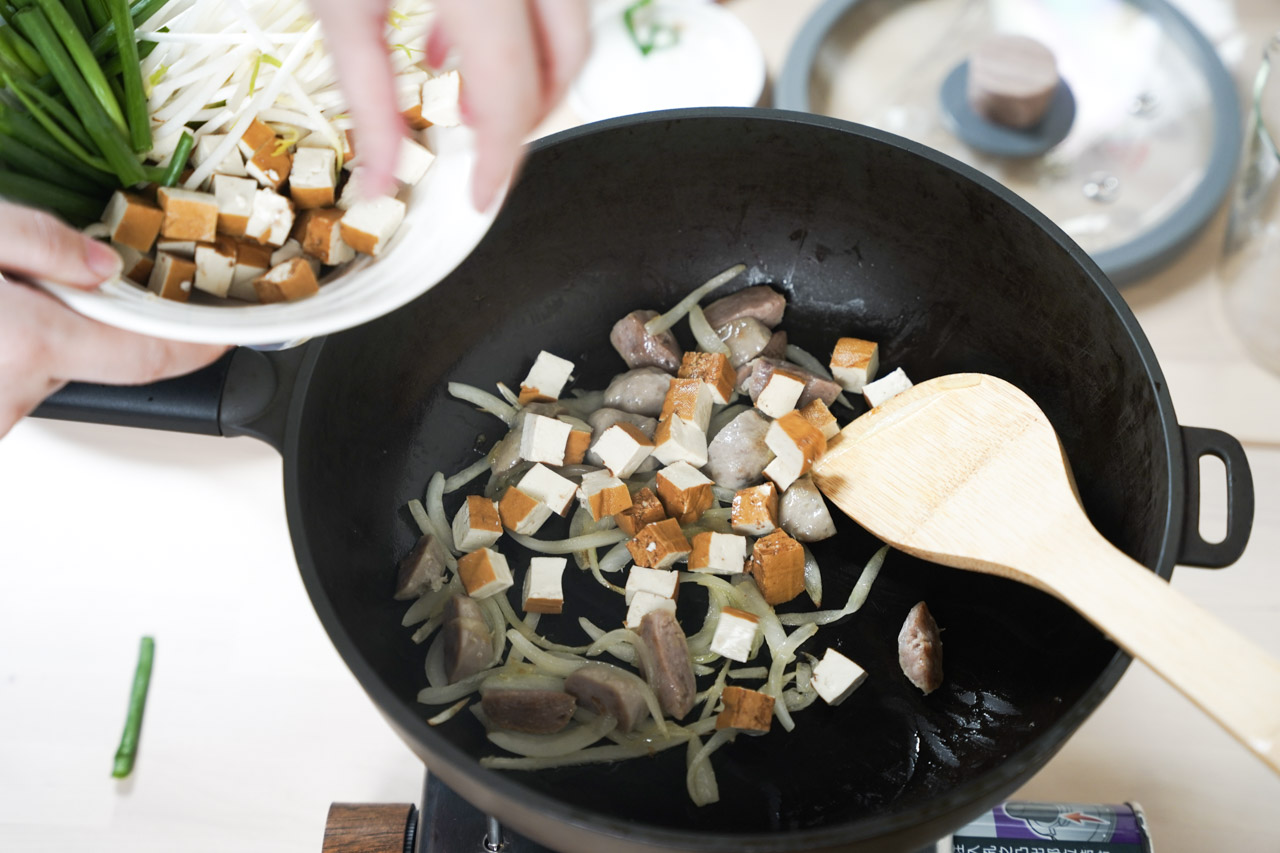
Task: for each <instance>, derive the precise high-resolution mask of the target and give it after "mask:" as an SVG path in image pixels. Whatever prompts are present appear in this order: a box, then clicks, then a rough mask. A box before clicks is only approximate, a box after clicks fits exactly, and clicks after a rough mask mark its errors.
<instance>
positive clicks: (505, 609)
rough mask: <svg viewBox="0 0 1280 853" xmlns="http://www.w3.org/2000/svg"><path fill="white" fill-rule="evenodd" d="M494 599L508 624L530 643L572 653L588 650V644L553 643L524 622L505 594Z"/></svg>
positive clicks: (549, 649) (555, 650) (554, 650)
mask: <svg viewBox="0 0 1280 853" xmlns="http://www.w3.org/2000/svg"><path fill="white" fill-rule="evenodd" d="M493 601H494V603H495V604H496V605H497V606H498V609H499V610H500V611H502V615H503V617H504V618H505V619H506V622H507V624H508V625H510V626H511V627H512V628H514V629H515V630H516V632H517V633H519V634H520V636H521V637H523V638H524V639H526V640H528V641H529V642H530V643H534V644H536V645H538V646H541V647H542V648H544V649H547V650H548V651H553V652H564V653H566V654H571V655H578V654H582V653H583V652H585V651H586V650H587V646H565V645H561V644H560V643H553V642H551V641H550V640H548V639H547V638H546V637H544V636H542V635H541V634H539V633H537V632H536V631H534V630H533V629H532V628H530V627H529V626H528V625H526V624H525V623H524V620H523V619H521V618H520V617H519V616H517V615H516V612H515V610H513V609H512V608H511V602H509V601H507V597H506V596H505V595H495V596H493Z"/></svg>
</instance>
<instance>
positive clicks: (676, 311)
mask: <svg viewBox="0 0 1280 853" xmlns="http://www.w3.org/2000/svg"><path fill="white" fill-rule="evenodd" d="M746 269H747V267H746V264H734V265H733V266H731V267H729V268H728V269H727V270H725V271H724V272H722V273H720V274H719V275H717V276H713V277H712V278H711V279H710V280H709V281H707V283H706V284H703V285H701V286H699V287H695V288H694V289H693V290H691V291H689V295H688V296H686V297H685V298H684V299H681V300H680V301H679V302H677V303H676V304H675V307H673V308H672V309H671V310H670V311H668V312H667V313H665V314H659V315H658V316H657V317H654V318H653V319H651V320H649V321H648V322H647V323H645V324H644V330H645V332H646V333H647V334H650V335H660V334H662V333H663V332H665V331H666V330H667V329H670V328H671V327H672V326H674V325H675V324H676V323H678V322H680V319H681V318H682V317H684V315H685V314H687V313H689V306H691V305H697V304H698V303H699V302H701V301H702V297H704V296H706V295H707V294H708V293H710V292H711V291H713V290H715V289H716V288H718V287H722V286H724V285H726V284H728V283H729V282H731V281H733V280H734V279H735V278H737V277H738V276H739V275H741V274H742V273H743V272H745V271H746Z"/></svg>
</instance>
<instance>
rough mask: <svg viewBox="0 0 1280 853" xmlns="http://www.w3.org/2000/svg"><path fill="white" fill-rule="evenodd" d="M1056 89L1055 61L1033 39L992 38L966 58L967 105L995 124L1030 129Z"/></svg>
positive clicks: (1041, 114)
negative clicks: (967, 72) (967, 63)
mask: <svg viewBox="0 0 1280 853" xmlns="http://www.w3.org/2000/svg"><path fill="white" fill-rule="evenodd" d="M1057 88H1058V63H1057V60H1055V59H1054V58H1053V52H1052V51H1050V50H1049V48H1047V47H1045V46H1044V45H1043V44H1041V43H1040V42H1038V41H1036V40H1035V39H1032V38H1027V37H1026V36H1008V35H1005V36H993V37H992V38H989V39H987V40H986V41H985V42H983V43H982V44H981V45H979V46H978V48H977V50H975V51H974V52H973V54H972V55H971V56H970V57H969V105H970V106H971V107H973V110H974V112H976V113H978V114H979V115H981V116H983V117H984V118H986V119H988V120H989V121H993V122H995V123H996V124H1003V125H1006V126H1008V127H1016V128H1020V129H1021V128H1028V127H1032V126H1034V125H1035V124H1036V122H1038V121H1040V119H1041V118H1043V117H1044V114H1045V111H1046V110H1048V109H1049V103H1050V101H1052V100H1053V93H1054V92H1055V91H1056V90H1057Z"/></svg>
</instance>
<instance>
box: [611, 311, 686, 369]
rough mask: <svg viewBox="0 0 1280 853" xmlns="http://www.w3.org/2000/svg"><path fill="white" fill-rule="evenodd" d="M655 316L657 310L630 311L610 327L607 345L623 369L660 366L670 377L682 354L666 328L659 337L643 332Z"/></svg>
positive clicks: (673, 337)
mask: <svg viewBox="0 0 1280 853" xmlns="http://www.w3.org/2000/svg"><path fill="white" fill-rule="evenodd" d="M657 316H658V312H657V311H643V310H641V311H632V312H631V313H630V314H628V315H627V316H625V317H623V318H622V319H621V320H619V321H618V322H616V323H614V324H613V331H611V332H609V343H611V344H613V348H614V349H615V350H617V351H618V355H620V356H622V360H623V361H625V362H626V363H627V367H660V368H662V369H663V370H665V371H666V372H667V373H670V374H672V375H673V376H674V375H675V373H676V371H677V370H679V369H680V359H681V358H682V357H683V356H684V351H683V350H681V349H680V344H678V343H676V336H675V335H673V334H671V330H670V329H668V330H667V331H665V332H663V333H662V334H660V335H651V334H649V333H648V332H646V331H645V330H644V324H645V323H646V322H648V321H649V320H651V319H653V318H654V317H657Z"/></svg>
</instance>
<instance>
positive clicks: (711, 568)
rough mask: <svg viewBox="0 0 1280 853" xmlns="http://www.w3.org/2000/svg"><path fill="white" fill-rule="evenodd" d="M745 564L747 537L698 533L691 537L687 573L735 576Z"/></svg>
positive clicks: (734, 534) (732, 534)
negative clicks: (691, 543)
mask: <svg viewBox="0 0 1280 853" xmlns="http://www.w3.org/2000/svg"><path fill="white" fill-rule="evenodd" d="M746 563H747V537H745V536H739V535H738V534H736V533H714V532H710V531H708V532H705V533H699V534H697V535H696V536H694V537H693V553H691V554H690V555H689V571H691V572H708V573H710V574H714V575H736V574H738V573H739V572H741V571H743V569H744V567H745V566H746Z"/></svg>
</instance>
